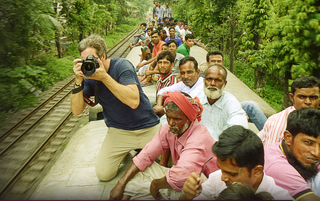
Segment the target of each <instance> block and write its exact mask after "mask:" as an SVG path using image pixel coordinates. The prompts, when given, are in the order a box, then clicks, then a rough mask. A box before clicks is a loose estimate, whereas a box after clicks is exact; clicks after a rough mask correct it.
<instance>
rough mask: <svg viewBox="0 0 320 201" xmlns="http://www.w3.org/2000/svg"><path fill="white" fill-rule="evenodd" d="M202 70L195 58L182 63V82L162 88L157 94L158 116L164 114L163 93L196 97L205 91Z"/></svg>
mask: <svg viewBox="0 0 320 201" xmlns="http://www.w3.org/2000/svg"><path fill="white" fill-rule="evenodd" d="M199 72H200V70H199V69H198V62H197V60H196V59H195V58H194V57H191V56H189V57H184V58H183V59H182V60H181V61H180V75H181V81H182V82H178V83H176V84H174V85H171V86H168V87H164V88H162V89H161V90H160V91H159V92H158V94H157V104H156V105H155V106H154V107H153V109H154V110H155V112H156V114H157V115H158V116H160V117H161V116H162V115H163V114H164V108H163V93H165V92H168V91H169V92H173V91H180V92H184V93H187V94H189V95H190V96H191V97H194V95H193V94H197V92H198V91H199V90H203V78H202V77H199Z"/></svg>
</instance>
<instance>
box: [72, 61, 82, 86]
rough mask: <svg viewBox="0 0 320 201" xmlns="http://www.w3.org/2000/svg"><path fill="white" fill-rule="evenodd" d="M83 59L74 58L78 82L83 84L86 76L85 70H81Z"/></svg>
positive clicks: (74, 69)
mask: <svg viewBox="0 0 320 201" xmlns="http://www.w3.org/2000/svg"><path fill="white" fill-rule="evenodd" d="M81 61H82V60H81V59H75V60H73V73H74V74H75V76H76V84H81V83H82V81H83V78H84V75H83V72H82V71H81V65H82V63H79V62H81Z"/></svg>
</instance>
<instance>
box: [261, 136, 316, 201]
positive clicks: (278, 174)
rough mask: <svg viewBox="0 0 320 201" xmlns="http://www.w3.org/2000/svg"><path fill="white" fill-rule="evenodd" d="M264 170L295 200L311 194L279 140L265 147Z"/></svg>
mask: <svg viewBox="0 0 320 201" xmlns="http://www.w3.org/2000/svg"><path fill="white" fill-rule="evenodd" d="M319 167H320V166H318V172H319ZM264 171H265V173H266V174H267V175H269V176H271V177H273V179H274V181H275V182H276V184H277V185H278V186H280V187H282V188H284V189H286V190H288V191H289V194H290V195H291V196H292V197H293V198H294V199H296V200H299V199H301V198H302V197H304V196H306V195H309V194H312V191H311V188H310V187H309V185H308V184H307V182H306V181H305V180H304V178H303V177H302V176H301V175H300V173H299V172H298V171H297V170H296V169H295V168H294V167H293V166H292V165H290V164H289V162H288V160H287V157H286V156H285V155H284V153H283V152H282V150H281V149H280V142H278V143H273V144H271V145H270V146H269V147H268V148H267V149H265V164H264Z"/></svg>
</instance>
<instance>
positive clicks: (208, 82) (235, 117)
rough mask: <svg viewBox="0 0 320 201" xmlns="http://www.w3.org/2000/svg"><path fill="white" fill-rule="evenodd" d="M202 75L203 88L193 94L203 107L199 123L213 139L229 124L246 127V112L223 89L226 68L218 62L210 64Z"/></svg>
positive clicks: (225, 79) (225, 82)
mask: <svg viewBox="0 0 320 201" xmlns="http://www.w3.org/2000/svg"><path fill="white" fill-rule="evenodd" d="M204 76H205V78H204V86H203V90H201V91H199V92H198V93H197V94H196V95H195V96H197V97H198V98H199V99H200V102H201V104H202V105H203V109H204V110H203V117H204V118H202V120H201V122H200V123H201V124H203V125H205V126H206V127H207V129H208V130H209V132H210V134H211V136H212V137H213V138H214V139H215V140H218V137H219V135H220V134H221V133H222V131H224V130H225V129H227V128H228V127H230V126H233V125H241V126H243V127H245V128H248V120H247V117H246V113H245V112H244V111H243V109H242V108H241V105H240V103H239V101H238V100H237V99H236V98H235V97H234V96H233V95H232V94H231V93H229V92H227V91H224V87H225V86H226V84H227V70H226V68H225V67H224V66H222V65H220V64H214V65H211V66H209V67H208V68H207V69H206V71H205V72H204Z"/></svg>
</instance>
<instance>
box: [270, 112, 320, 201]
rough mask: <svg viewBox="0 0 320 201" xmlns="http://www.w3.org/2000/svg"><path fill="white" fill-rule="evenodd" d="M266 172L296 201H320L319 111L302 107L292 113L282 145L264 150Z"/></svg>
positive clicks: (280, 143) (274, 144)
mask: <svg viewBox="0 0 320 201" xmlns="http://www.w3.org/2000/svg"><path fill="white" fill-rule="evenodd" d="M265 155H266V161H265V167H264V169H265V172H266V174H268V175H269V176H271V177H273V178H274V180H275V182H276V184H277V185H279V186H281V187H282V188H284V189H287V190H288V191H289V193H290V195H291V196H292V197H293V198H294V199H295V200H297V201H305V200H307V201H310V200H320V197H319V192H320V189H318V188H319V184H320V182H319V180H316V176H317V175H319V170H320V165H319V162H320V111H319V110H316V109H314V108H303V109H299V110H295V111H293V112H291V113H290V114H289V116H288V120H287V129H286V131H284V139H283V140H282V142H276V143H273V144H271V145H270V146H269V147H268V148H267V149H266V151H265Z"/></svg>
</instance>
